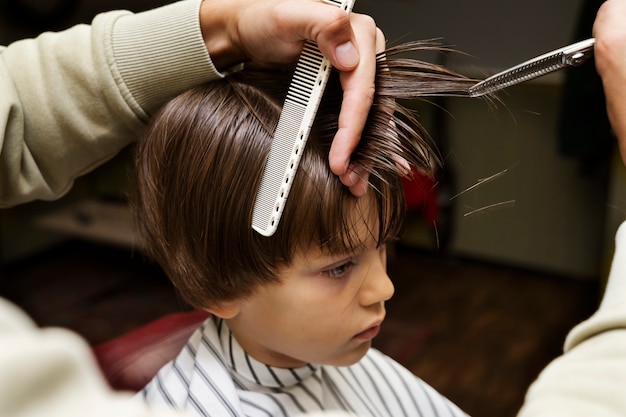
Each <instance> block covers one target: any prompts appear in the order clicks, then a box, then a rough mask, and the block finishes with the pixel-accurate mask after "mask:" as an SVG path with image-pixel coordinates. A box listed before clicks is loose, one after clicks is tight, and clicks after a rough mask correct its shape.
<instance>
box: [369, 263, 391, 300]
mask: <svg viewBox="0 0 626 417" xmlns="http://www.w3.org/2000/svg"><path fill="white" fill-rule="evenodd" d="M364 290H365V291H364V293H363V298H362V301H363V305H371V304H376V303H380V302H384V301H387V300H389V299H390V298H391V297H392V296H393V293H394V291H395V288H394V286H393V283H392V282H391V279H390V278H389V275H387V265H386V263H385V262H384V259H376V260H374V261H373V262H372V266H371V268H370V270H369V273H368V276H367V283H366V284H365V288H364Z"/></svg>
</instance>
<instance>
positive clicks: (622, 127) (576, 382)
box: [520, 0, 626, 417]
mask: <svg viewBox="0 0 626 417" xmlns="http://www.w3.org/2000/svg"><path fill="white" fill-rule="evenodd" d="M624 22H626V0H607V1H605V2H604V3H603V4H602V6H601V7H600V9H599V10H598V14H597V17H596V20H595V23H594V28H593V35H594V37H595V38H596V45H595V63H596V68H597V70H598V73H599V74H600V76H601V78H602V83H603V87H604V91H605V95H606V105H607V111H608V114H609V118H610V121H611V124H612V127H613V130H614V132H615V135H616V136H617V140H618V143H619V146H620V151H621V155H622V159H623V160H625V161H626V24H624ZM589 140H593V138H589ZM623 186H624V187H626V184H624V185H623ZM625 386H626V223H623V224H622V225H621V226H620V228H619V229H618V231H617V234H616V237H615V253H614V255H613V263H612V265H611V273H610V274H609V279H608V282H607V286H606V289H605V292H604V295H603V299H602V303H601V305H600V307H599V309H598V311H597V312H596V313H595V314H594V315H593V316H592V317H590V318H589V319H588V320H586V321H584V322H583V323H581V324H579V325H578V326H576V327H575V328H574V329H573V330H572V331H571V332H570V334H569V335H568V337H567V341H566V343H565V353H564V354H563V355H562V356H561V357H559V358H557V359H556V360H555V361H553V362H552V363H551V364H550V365H549V366H548V367H546V369H544V370H543V372H542V373H541V374H540V375H539V378H538V379H537V381H535V383H534V384H533V385H532V386H531V388H530V390H529V392H528V394H527V397H526V402H525V404H524V407H523V408H522V410H521V412H520V417H539V416H546V417H548V416H549V417H554V416H567V417H575V416H581V417H583V416H584V417H587V416H594V417H612V416H615V417H617V416H623V415H626V396H624V387H625Z"/></svg>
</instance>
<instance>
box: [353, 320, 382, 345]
mask: <svg viewBox="0 0 626 417" xmlns="http://www.w3.org/2000/svg"><path fill="white" fill-rule="evenodd" d="M380 324H381V322H378V323H376V324H374V325H372V326H370V327H368V328H367V329H365V330H363V331H362V332H361V333H359V334H357V335H356V336H354V338H355V339H358V340H364V341H366V340H372V339H373V338H375V337H376V336H377V335H378V332H380Z"/></svg>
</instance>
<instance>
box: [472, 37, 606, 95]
mask: <svg viewBox="0 0 626 417" xmlns="http://www.w3.org/2000/svg"><path fill="white" fill-rule="evenodd" d="M595 42H596V40H595V39H594V38H590V39H586V40H584V41H580V42H576V43H574V44H571V45H568V46H565V47H563V48H560V49H556V50H554V51H552V52H548V53H547V54H543V55H540V56H538V57H536V58H533V59H531V60H528V61H525V62H522V63H521V64H519V65H516V66H514V67H511V68H509V69H507V70H504V71H502V72H499V73H497V74H495V75H492V76H491V77H489V78H487V79H485V80H483V81H481V82H479V83H476V84H474V85H473V86H471V87H470V88H469V89H468V93H469V95H470V97H480V96H482V95H485V94H489V93H493V92H495V91H498V90H502V89H504V88H507V87H510V86H512V85H515V84H519V83H522V82H524V81H528V80H532V79H534V78H537V77H540V76H542V75H546V74H549V73H551V72H554V71H557V70H560V69H561V68H565V67H570V66H578V65H580V64H582V63H583V62H585V61H586V60H587V59H588V58H589V57H591V56H592V55H593V47H594V45H595Z"/></svg>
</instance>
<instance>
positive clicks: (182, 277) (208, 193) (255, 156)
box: [133, 42, 474, 308]
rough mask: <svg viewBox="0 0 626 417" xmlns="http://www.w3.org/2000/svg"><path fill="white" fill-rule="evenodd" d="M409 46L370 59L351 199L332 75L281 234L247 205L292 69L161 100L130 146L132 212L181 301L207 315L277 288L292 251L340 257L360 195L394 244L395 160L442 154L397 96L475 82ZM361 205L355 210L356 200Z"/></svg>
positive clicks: (381, 236) (397, 220) (239, 76)
mask: <svg viewBox="0 0 626 417" xmlns="http://www.w3.org/2000/svg"><path fill="white" fill-rule="evenodd" d="M436 48H437V47H436V46H434V45H433V44H431V43H427V42H426V43H424V42H412V43H407V44H403V45H400V46H397V47H393V48H390V49H388V50H387V51H385V53H384V54H380V55H379V57H378V59H377V73H376V84H375V91H374V102H373V105H372V108H371V110H370V113H369V116H368V120H367V123H366V125H365V128H364V131H363V134H362V138H361V140H360V142H359V144H358V146H357V148H356V150H355V151H354V153H353V155H352V157H351V160H352V161H353V162H354V163H356V164H359V165H360V166H362V167H363V168H364V169H365V171H366V172H367V173H368V174H369V187H368V190H369V191H368V193H367V195H366V196H364V197H355V196H353V195H352V194H351V192H350V190H349V189H348V188H346V187H345V186H344V185H343V184H342V183H341V182H340V181H339V178H338V177H337V176H336V175H335V174H333V173H332V172H331V171H330V167H329V164H328V154H329V150H330V146H331V142H332V139H333V137H334V135H335V133H336V132H337V129H338V116H339V110H340V106H341V100H342V89H341V85H340V83H339V78H338V75H337V73H333V74H332V76H331V79H330V80H329V82H328V84H327V87H326V91H325V93H324V96H323V98H322V102H321V104H320V107H319V110H318V112H317V115H316V119H315V122H314V124H313V127H312V129H311V134H310V136H309V139H308V142H307V145H306V148H305V150H304V153H303V155H302V159H301V161H300V165H299V168H298V170H297V173H296V175H295V178H294V182H293V185H292V189H291V192H290V194H289V198H288V200H287V203H286V206H285V209H284V212H283V215H282V219H281V222H280V224H279V226H278V229H277V231H276V233H275V234H274V235H273V236H271V237H264V236H262V235H260V234H258V233H256V232H255V231H254V230H253V229H252V227H251V224H252V210H253V206H254V200H255V196H256V192H257V190H258V187H259V185H260V181H261V177H262V174H263V168H264V165H265V161H266V158H267V155H268V153H269V151H270V147H271V141H272V136H273V132H274V130H275V128H276V125H277V123H278V118H279V116H280V112H281V106H282V103H283V101H284V98H285V95H286V91H287V88H288V86H289V82H290V77H291V74H292V71H277V70H267V69H261V68H252V67H247V68H245V69H243V70H242V71H240V72H238V73H236V74H232V75H231V76H229V77H227V78H224V79H221V80H217V81H213V82H211V83H207V84H205V85H202V86H199V87H196V88H193V89H191V90H189V91H187V92H185V93H183V94H181V95H179V96H178V97H176V98H174V99H173V100H171V101H170V102H169V103H167V104H166V105H165V106H164V107H163V108H162V109H161V110H160V111H159V112H158V114H156V115H155V117H153V119H152V120H151V122H150V124H149V126H148V128H147V130H146V132H145V134H144V135H143V138H142V139H141V140H140V141H139V143H138V145H137V148H136V173H135V174H136V185H137V187H136V188H137V189H136V192H135V195H134V198H133V208H134V212H135V217H136V222H137V225H138V227H139V233H140V237H141V241H142V247H143V248H144V249H145V252H146V253H147V254H148V255H149V256H150V257H151V258H152V259H154V260H156V261H157V262H158V263H159V264H160V265H161V267H162V268H163V270H164V271H165V273H166V274H167V275H168V277H169V278H170V280H171V281H172V282H173V284H174V286H175V287H176V288H177V289H178V291H179V292H180V294H181V295H182V297H183V298H184V299H185V300H186V301H187V302H188V303H190V304H191V305H192V306H194V307H196V308H209V307H211V306H214V305H219V304H220V303H222V302H227V301H231V300H236V299H240V298H243V297H246V296H247V295H250V294H251V293H252V292H253V291H254V290H255V289H256V288H257V287H258V286H259V285H264V284H268V283H276V282H278V276H279V272H280V270H281V269H282V268H285V267H287V266H289V265H290V263H291V262H292V260H293V257H294V255H295V254H297V253H306V251H308V250H309V249H310V248H312V247H315V248H319V249H320V250H321V251H322V252H323V253H339V254H347V253H351V252H352V251H353V250H355V249H356V248H358V247H359V246H360V245H362V244H364V242H362V241H361V240H362V238H361V237H359V235H358V234H357V233H356V232H355V227H354V222H355V220H356V219H355V214H354V212H355V209H356V208H357V204H356V203H357V201H359V200H358V198H362V199H367V200H363V201H366V202H367V203H368V207H369V209H371V210H373V213H375V215H376V216H377V217H376V218H377V220H378V221H377V222H376V225H377V226H376V227H377V230H372V231H370V232H371V236H374V237H375V239H376V241H377V243H378V244H379V245H380V244H384V243H385V242H387V241H389V240H390V239H393V238H395V236H396V235H397V233H398V232H399V230H400V227H401V224H402V220H403V216H404V191H403V188H402V183H401V178H402V177H403V176H406V175H410V172H411V170H407V168H406V166H405V165H404V164H403V163H402V161H406V162H407V163H408V164H410V165H411V166H413V167H415V168H416V169H417V170H419V171H422V172H425V173H430V172H432V169H433V167H434V166H435V164H437V162H438V157H437V153H436V152H435V149H434V146H433V144H432V143H431V141H430V140H429V138H428V134H427V133H426V132H425V130H424V129H423V128H422V126H421V124H420V123H419V122H418V120H417V118H416V115H415V114H414V113H413V112H412V111H411V110H409V109H408V108H406V107H405V106H404V105H403V101H404V100H411V99H416V98H420V97H429V96H442V95H467V93H466V92H467V88H468V87H469V86H471V85H473V83H474V80H471V79H469V78H466V77H464V76H461V75H459V74H456V73H454V72H452V71H449V70H447V69H445V68H442V67H440V66H437V65H433V64H428V63H425V62H422V61H419V60H417V59H414V58H407V57H404V54H405V53H409V52H414V51H419V50H423V49H436ZM361 206H362V205H361Z"/></svg>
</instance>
